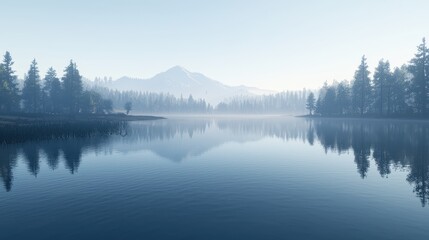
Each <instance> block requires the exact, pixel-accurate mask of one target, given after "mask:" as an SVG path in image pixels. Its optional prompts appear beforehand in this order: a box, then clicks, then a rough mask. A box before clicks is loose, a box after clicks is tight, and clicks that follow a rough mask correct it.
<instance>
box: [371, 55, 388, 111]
mask: <svg viewBox="0 0 429 240" xmlns="http://www.w3.org/2000/svg"><path fill="white" fill-rule="evenodd" d="M391 82H392V73H391V71H390V63H389V61H384V60H383V59H382V60H380V62H379V63H378V66H377V68H376V69H375V72H374V90H375V91H374V105H375V106H374V108H375V109H376V110H377V112H378V113H379V114H380V115H383V114H384V113H390V110H391V109H390V108H391V97H392V92H391V90H392V89H391Z"/></svg>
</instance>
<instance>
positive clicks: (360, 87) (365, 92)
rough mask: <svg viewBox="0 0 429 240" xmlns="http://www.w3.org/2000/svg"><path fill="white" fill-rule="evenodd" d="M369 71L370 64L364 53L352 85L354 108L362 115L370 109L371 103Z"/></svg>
mask: <svg viewBox="0 0 429 240" xmlns="http://www.w3.org/2000/svg"><path fill="white" fill-rule="evenodd" d="M369 73H370V72H369V71H368V64H367V63H366V58H365V55H364V56H363V57H362V60H361V63H360V65H359V67H358V69H357V70H356V72H355V76H354V81H353V87H352V101H353V110H354V111H355V112H358V113H359V114H360V115H361V116H362V115H363V114H364V113H366V112H368V111H369V106H370V103H371V95H372V89H371V80H370V78H369Z"/></svg>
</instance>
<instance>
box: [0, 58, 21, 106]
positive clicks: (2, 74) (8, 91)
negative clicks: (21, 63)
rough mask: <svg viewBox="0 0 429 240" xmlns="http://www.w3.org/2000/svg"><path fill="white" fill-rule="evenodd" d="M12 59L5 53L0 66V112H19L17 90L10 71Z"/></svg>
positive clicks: (13, 72)
mask: <svg viewBox="0 0 429 240" xmlns="http://www.w3.org/2000/svg"><path fill="white" fill-rule="evenodd" d="M13 63H14V62H13V61H12V57H11V56H10V53H9V52H6V53H5V55H4V57H3V63H1V64H0V111H3V112H11V111H18V110H19V101H20V99H19V97H20V96H19V89H18V83H17V77H16V75H15V71H14V70H13V69H12V65H13Z"/></svg>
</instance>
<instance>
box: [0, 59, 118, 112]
mask: <svg viewBox="0 0 429 240" xmlns="http://www.w3.org/2000/svg"><path fill="white" fill-rule="evenodd" d="M13 64H14V62H13V60H12V57H11V55H10V53H9V52H6V53H5V55H4V57H3V62H2V63H0V112H1V113H18V112H25V113H52V114H54V113H55V114H57V113H66V114H71V113H109V112H111V111H112V110H113V108H112V102H111V101H110V100H108V99H104V98H102V97H101V95H100V94H98V93H97V92H95V91H85V90H84V89H83V84H82V76H81V75H80V73H79V70H78V69H77V66H76V63H74V62H73V61H70V63H69V65H68V66H67V67H66V68H65V69H64V75H63V76H62V78H61V79H60V78H59V77H57V73H56V71H55V70H54V69H53V68H52V67H51V68H49V70H48V71H47V72H46V74H45V76H44V78H43V79H42V78H41V77H40V71H39V68H38V66H37V62H36V60H33V61H32V62H31V64H30V68H29V70H28V72H27V74H26V75H25V77H24V85H23V87H22V89H20V88H19V84H18V78H17V75H16V74H15V71H14V70H13Z"/></svg>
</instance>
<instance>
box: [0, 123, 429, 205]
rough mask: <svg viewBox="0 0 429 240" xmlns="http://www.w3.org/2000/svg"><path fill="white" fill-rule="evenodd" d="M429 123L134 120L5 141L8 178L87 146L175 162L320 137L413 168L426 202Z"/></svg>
mask: <svg viewBox="0 0 429 240" xmlns="http://www.w3.org/2000/svg"><path fill="white" fill-rule="evenodd" d="M428 134H429V124H428V123H426V122H419V121H400V120H394V121H393V120H392V121H389V120H359V119H347V120H346V119H302V118H280V117H272V118H248V119H246V118H232V119H230V118H213V119H212V118H195V119H194V118H184V119H168V120H161V121H147V122H136V123H131V124H130V125H129V126H128V128H127V131H126V134H122V135H113V136H93V137H88V138H73V139H60V140H49V141H40V142H26V143H22V144H9V145H2V146H1V147H0V178H1V180H2V181H3V185H4V188H5V190H6V191H11V189H12V186H13V179H14V173H13V172H14V168H15V167H16V165H17V162H18V161H19V159H22V161H23V162H24V163H25V164H26V165H27V168H28V171H29V172H30V173H31V174H33V175H35V176H37V174H38V173H39V171H40V162H41V159H43V160H44V161H46V163H47V164H48V166H49V167H50V168H51V169H57V168H58V167H59V163H60V162H61V161H62V162H63V163H64V165H65V167H66V168H67V169H68V170H69V171H70V173H71V174H74V173H76V172H77V171H78V168H79V165H80V163H81V161H82V158H83V156H84V155H85V153H87V152H97V153H100V154H112V151H113V149H115V150H116V151H119V152H123V153H125V154H126V153H129V152H132V151H137V150H142V149H144V150H148V151H151V152H153V153H155V154H157V155H158V156H160V157H162V158H165V159H169V160H171V161H174V162H180V161H182V160H184V159H185V158H187V157H190V156H200V155H202V154H203V153H205V152H207V151H209V150H210V149H212V148H215V147H217V146H220V145H222V144H224V143H226V142H249V141H258V140H260V139H263V138H279V139H283V140H284V141H286V142H287V141H302V142H305V143H306V144H309V145H318V144H320V145H321V146H323V148H324V149H325V152H326V153H328V152H335V153H338V154H340V155H341V154H350V153H351V155H352V156H353V157H354V162H355V164H356V168H357V174H358V176H359V177H361V178H365V177H366V176H367V173H368V170H369V168H370V162H371V161H374V162H375V165H376V166H375V167H376V168H377V171H378V173H379V174H380V176H381V177H383V178H387V177H388V176H389V175H390V174H391V173H392V171H397V170H400V171H407V173H408V175H407V178H406V181H408V182H409V183H410V184H411V186H412V189H413V192H414V193H415V194H416V196H417V197H418V198H419V199H420V201H421V203H422V206H425V205H426V204H427V202H428V200H429V158H428V157H429V146H428V145H429V141H428V140H429V139H428Z"/></svg>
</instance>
